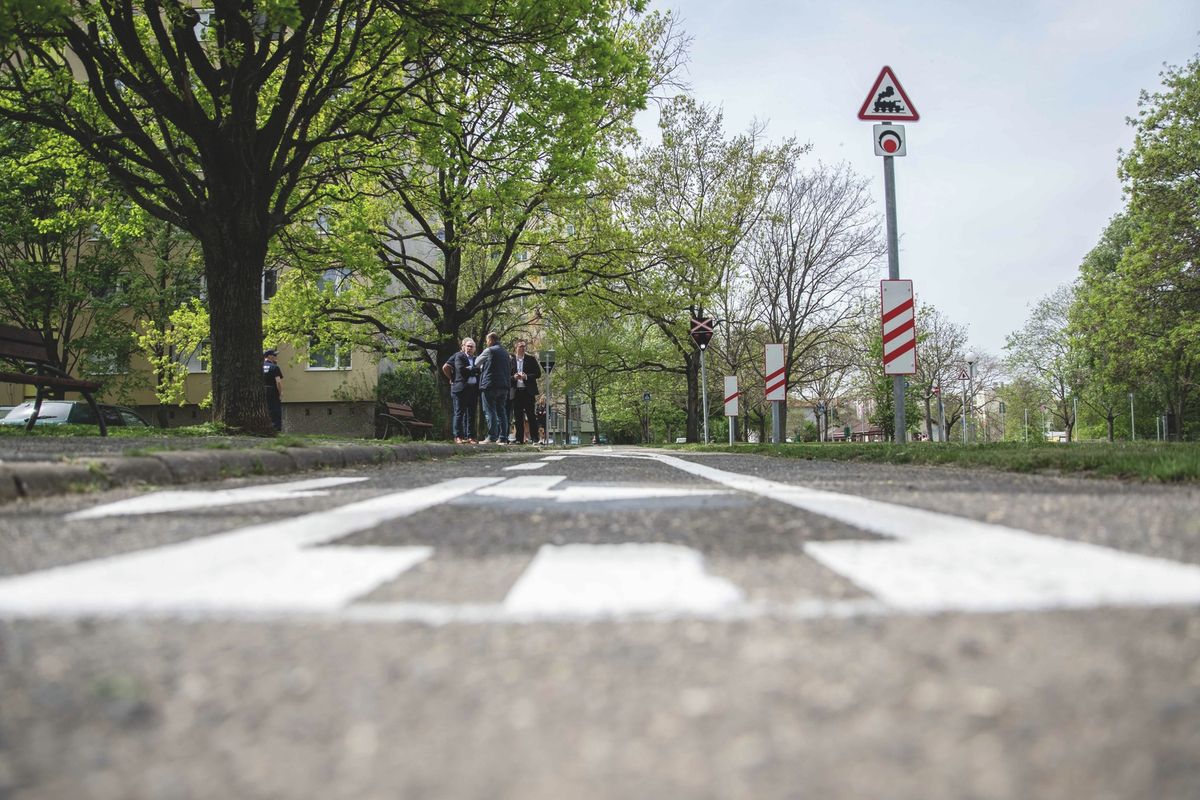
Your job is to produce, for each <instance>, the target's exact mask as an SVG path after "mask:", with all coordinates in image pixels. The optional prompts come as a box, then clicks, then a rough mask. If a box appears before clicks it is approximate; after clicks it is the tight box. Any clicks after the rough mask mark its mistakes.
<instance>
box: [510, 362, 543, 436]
mask: <svg viewBox="0 0 1200 800" xmlns="http://www.w3.org/2000/svg"><path fill="white" fill-rule="evenodd" d="M540 377H542V367H541V365H540V364H538V360H537V359H536V358H534V357H533V356H531V355H529V354H528V353H526V352H525V340H524V339H518V340H517V343H516V345H515V346H514V348H513V356H512V386H513V424H514V426H515V427H516V429H517V444H525V440H526V434H528V439H529V442H530V443H536V442H538V441H539V439H538V422H537V412H536V410H535V406H536V404H537V396H538V388H537V379H538V378H540ZM526 426H528V427H526Z"/></svg>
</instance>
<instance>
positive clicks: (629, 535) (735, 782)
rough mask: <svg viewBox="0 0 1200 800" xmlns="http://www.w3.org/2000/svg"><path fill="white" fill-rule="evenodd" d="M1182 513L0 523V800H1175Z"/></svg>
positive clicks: (1184, 717)
mask: <svg viewBox="0 0 1200 800" xmlns="http://www.w3.org/2000/svg"><path fill="white" fill-rule="evenodd" d="M1198 609H1200V490H1197V489H1195V488H1180V487H1154V486H1142V485H1135V484H1125V483H1118V482H1114V481H1083V480H1075V479H1064V478H1054V477H1044V476H1042V477H1029V476H1010V475H1002V474H997V473H991V472H979V471H970V472H968V471H961V470H955V469H947V468H916V467H903V468H901V467H886V466H877V465H847V464H838V463H828V462H816V461H791V460H781V459H767V458H762V457H757V456H738V455H705V456H701V455H694V454H688V455H684V456H680V455H672V454H667V453H655V452H653V451H646V450H634V449H629V450H624V449H609V448H590V449H587V450H581V451H574V452H571V453H562V452H560V453H541V452H537V451H534V450H533V449H531V448H524V449H522V448H515V447H510V448H507V449H494V450H492V451H491V452H488V453H486V454H482V455H479V456H475V457H471V458H458V459H448V460H442V461H435V462H424V463H404V464H396V465H389V466H386V467H378V468H375V467H372V468H364V469H355V470H343V471H336V472H320V473H308V474H304V475H299V476H296V475H292V476H288V477H286V478H272V479H267V478H257V479H239V480H231V481H226V482H223V483H220V484H199V485H195V486H192V487H184V488H179V487H175V488H172V489H171V490H169V491H168V490H162V491H152V490H134V489H123V490H119V491H112V492H105V493H99V494H90V495H73V496H69V497H65V498H63V497H60V498H54V499H47V500H39V501H22V502H18V503H13V504H9V505H7V506H3V507H0V798H14V799H15V798H20V799H21V800H32V799H33V798H64V799H69V800H75V799H76V798H113V800H127V799H128V798H164V799H168V798H169V799H171V800H175V799H176V798H178V799H179V800H184V799H186V798H237V799H239V800H240V799H242V798H246V799H250V798H307V797H313V798H348V799H349V798H353V799H354V800H360V799H362V798H380V799H381V800H384V799H385V798H386V799H387V800H394V798H480V799H481V800H483V799H484V798H487V799H488V800H491V799H492V798H555V799H556V800H563V799H567V800H574V799H575V798H580V799H584V800H586V799H587V798H614V799H615V798H621V799H622V800H624V799H625V798H755V799H756V800H758V799H760V798H822V799H823V800H824V799H829V798H832V799H834V800H836V799H838V798H901V799H906V798H912V799H913V800H918V799H919V800H938V799H939V798H980V799H981V800H982V799H984V798H1013V799H1014V800H1016V799H1017V798H1020V799H1021V800H1030V799H1031V798H1070V799H1071V800H1076V799H1077V798H1088V800H1102V799H1106V798H1111V799H1112V800H1131V799H1134V798H1147V799H1149V798H1154V799H1155V800H1158V799H1160V798H1168V799H1169V798H1180V799H1181V800H1185V799H1186V800H1194V798H1197V797H1200V614H1198V613H1197V611H1198Z"/></svg>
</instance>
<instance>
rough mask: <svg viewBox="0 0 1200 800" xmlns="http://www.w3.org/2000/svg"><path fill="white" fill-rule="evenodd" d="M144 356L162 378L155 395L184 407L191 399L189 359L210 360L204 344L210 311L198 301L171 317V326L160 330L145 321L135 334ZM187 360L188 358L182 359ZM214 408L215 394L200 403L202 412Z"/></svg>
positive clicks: (207, 331)
mask: <svg viewBox="0 0 1200 800" xmlns="http://www.w3.org/2000/svg"><path fill="white" fill-rule="evenodd" d="M132 336H133V340H134V342H135V343H136V344H137V346H138V349H139V350H141V352H142V355H144V356H145V357H146V359H147V360H148V361H149V362H150V366H151V368H152V369H153V370H154V373H155V375H157V376H158V381H157V384H156V386H155V388H154V394H155V396H156V397H157V398H158V401H159V402H160V403H163V404H166V405H180V406H182V405H183V404H184V403H185V402H186V401H187V397H186V394H185V383H186V380H187V376H188V367H187V361H186V355H188V354H191V353H197V354H198V356H199V357H200V358H201V359H202V360H204V361H207V360H208V352H207V349H206V348H205V347H204V344H203V343H204V342H205V341H206V340H207V339H208V336H209V317H208V309H207V308H206V307H205V305H204V303H202V302H201V301H200V300H198V299H193V300H190V301H189V302H187V303H185V304H183V305H181V306H180V307H179V308H177V309H176V310H175V311H174V312H172V313H171V315H170V316H169V317H168V320H167V325H166V326H164V327H161V328H160V327H156V326H154V325H153V324H151V322H150V321H149V320H142V321H141V328H140V329H138V330H135V331H134V332H133V334H132ZM180 356H184V357H180ZM211 404H212V393H211V392H209V394H208V395H207V396H206V397H205V398H204V399H203V400H202V401H200V407H201V408H208V407H209V406H211Z"/></svg>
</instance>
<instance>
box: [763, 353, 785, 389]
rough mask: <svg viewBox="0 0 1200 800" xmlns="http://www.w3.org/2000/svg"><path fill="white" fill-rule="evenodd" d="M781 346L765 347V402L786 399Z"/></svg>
mask: <svg viewBox="0 0 1200 800" xmlns="http://www.w3.org/2000/svg"><path fill="white" fill-rule="evenodd" d="M784 372H785V370H784V366H783V345H781V344H769V345H767V363H766V371H765V373H764V374H765V375H766V397H765V398H764V399H766V400H784V399H786V398H787V375H785V374H784Z"/></svg>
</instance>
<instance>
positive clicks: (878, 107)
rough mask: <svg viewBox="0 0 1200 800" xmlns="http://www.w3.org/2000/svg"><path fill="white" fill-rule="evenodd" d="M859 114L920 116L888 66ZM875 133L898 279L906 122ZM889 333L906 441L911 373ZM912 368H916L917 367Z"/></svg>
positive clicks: (898, 415) (897, 417)
mask: <svg viewBox="0 0 1200 800" xmlns="http://www.w3.org/2000/svg"><path fill="white" fill-rule="evenodd" d="M858 118H859V119H861V120H878V121H881V122H916V121H917V120H918V119H920V118H921V116H920V114H918V113H917V109H916V108H915V107H913V104H912V101H910V100H909V99H908V95H907V94H905V93H904V87H902V86H901V85H900V81H899V80H897V79H896V75H895V73H893V72H892V68H891V67H886V66H885V67H884V68H883V69H882V70H881V71H880V72H879V77H878V78H876V79H875V83H874V84H873V85H872V86H871V91H870V92H868V93H867V99H866V100H864V101H863V104H862V107H861V108H860V109H859V110H858ZM872 134H873V138H874V140H875V153H876V155H880V156H883V192H884V210H885V214H886V217H887V243H888V278H889V279H890V280H893V281H897V280H899V279H900V246H899V236H898V234H897V232H896V169H895V166H894V164H893V159H894V158H895V157H897V156H904V155H907V153H908V150H907V147H908V143H907V141H906V139H905V134H904V126H902V125H876V126H874V128H873V130H872ZM885 313H886V312H885ZM887 335H888V331H887V330H886V329H885V331H884V336H885V341H884V353H885V357H884V372H885V374H890V375H892V401H893V403H894V404H895V414H894V417H893V421H894V423H895V441H896V444H903V443H904V439H905V428H906V426H905V423H904V374H911V373H904V374H901V373H900V372H899V371H894V370H888V367H887V363H888V360H887V355H886V354H887V340H886V337H887ZM914 338H915V337H914ZM913 371H914V372H915V370H913Z"/></svg>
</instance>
